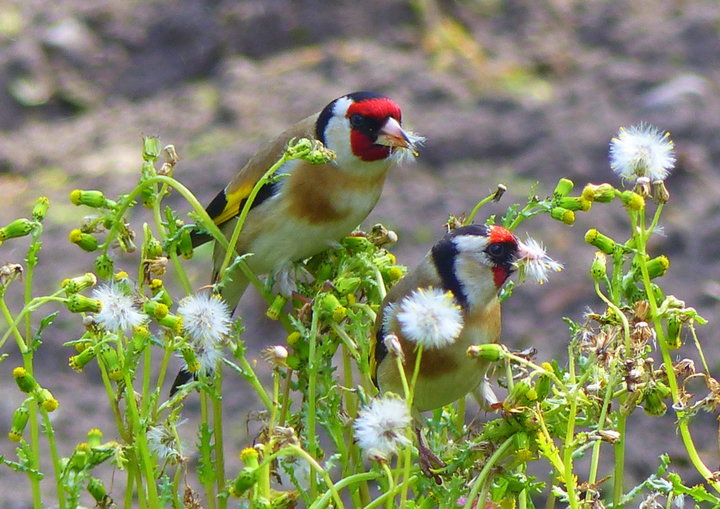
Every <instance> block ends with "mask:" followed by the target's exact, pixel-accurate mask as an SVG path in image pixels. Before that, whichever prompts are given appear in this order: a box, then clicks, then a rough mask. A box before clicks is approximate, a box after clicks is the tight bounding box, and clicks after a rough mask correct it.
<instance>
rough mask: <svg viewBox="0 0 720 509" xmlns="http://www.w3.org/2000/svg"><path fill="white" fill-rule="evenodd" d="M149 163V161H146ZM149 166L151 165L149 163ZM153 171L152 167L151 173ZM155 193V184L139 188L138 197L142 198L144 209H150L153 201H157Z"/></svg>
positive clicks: (153, 203)
mask: <svg viewBox="0 0 720 509" xmlns="http://www.w3.org/2000/svg"><path fill="white" fill-rule="evenodd" d="M148 164H149V163H148ZM150 167H151V168H153V167H152V165H150ZM154 171H155V168H153V173H154ZM155 193H156V186H153V185H145V186H143V188H142V189H141V190H140V199H141V200H142V204H143V206H144V207H145V208H146V209H151V208H153V206H154V205H155V202H156V201H157V196H156V195H155Z"/></svg>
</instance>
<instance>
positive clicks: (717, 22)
mask: <svg viewBox="0 0 720 509" xmlns="http://www.w3.org/2000/svg"><path fill="white" fill-rule="evenodd" d="M719 31H720V3H718V2H717V1H716V0H695V1H667V0H640V1H636V2H604V1H582V0H550V1H548V2H529V1H521V0H514V1H501V0H456V1H440V0H438V1H431V0H418V1H414V2H408V1H399V0H398V1H390V2H388V1H380V0H365V1H362V2H351V1H337V2H323V1H318V0H297V1H291V0H247V1H231V0H218V1H200V0H185V1H182V2H170V1H162V0H145V1H142V2H138V1H124V2H120V1H112V0H93V1H84V0H64V1H63V2H52V1H47V0H22V1H20V0H4V2H3V3H2V5H1V6H0V195H1V196H2V206H1V207H0V224H5V223H7V222H8V221H10V220H12V219H14V218H16V217H19V216H23V215H27V214H29V211H30V209H31V207H32V204H33V202H34V199H35V198H36V197H37V196H39V195H47V196H49V197H50V199H51V209H50V213H49V216H48V219H47V220H46V226H45V236H44V239H43V240H44V249H43V251H42V253H41V266H40V269H39V270H40V272H41V274H39V275H38V280H37V284H36V288H37V292H36V294H38V295H39V294H44V293H46V292H49V291H51V290H52V289H54V288H57V285H58V284H59V281H60V280H61V279H62V278H64V277H67V276H71V275H75V274H80V273H83V272H85V271H87V270H92V261H93V258H92V257H91V256H90V255H86V254H83V253H82V252H80V251H79V250H78V249H77V248H75V247H74V246H71V245H70V244H69V243H68V241H67V234H68V232H69V230H70V229H71V228H72V227H74V226H76V225H77V224H78V222H79V220H80V218H81V217H82V215H83V214H85V213H86V211H81V210H79V209H77V208H75V207H74V206H73V205H71V204H70V203H69V201H68V199H67V196H68V194H69V192H70V191H71V190H72V189H74V188H100V189H103V190H104V191H106V192H107V193H108V194H109V195H110V196H113V195H116V194H117V193H121V192H126V191H129V190H130V189H131V187H132V185H133V182H134V181H135V179H136V176H137V175H138V170H139V167H140V150H141V136H142V135H143V134H153V135H158V136H160V137H161V139H162V141H163V142H164V143H172V144H174V145H175V146H176V148H177V150H178V153H179V154H180V156H181V157H182V160H181V162H180V163H179V165H178V167H177V169H176V174H175V175H176V177H177V178H179V179H180V180H181V181H182V182H184V183H185V184H186V185H188V186H189V187H190V188H191V189H192V190H193V191H194V192H195V193H196V195H197V196H198V197H199V198H200V199H201V201H203V202H208V201H209V200H210V199H211V198H212V197H213V196H214V195H215V193H216V192H217V191H218V190H219V189H220V188H221V187H222V186H223V185H224V184H225V183H226V182H227V181H228V180H229V178H230V177H231V176H232V175H233V174H234V172H235V171H236V169H237V168H238V167H239V166H240V165H241V164H243V163H244V161H245V160H246V159H247V158H248V157H249V156H250V155H251V154H252V153H253V151H254V150H255V149H256V148H257V147H258V145H259V144H260V143H261V142H262V141H263V140H266V139H267V138H269V137H271V136H273V135H275V134H277V133H279V132H280V131H281V130H282V129H284V128H285V127H286V126H288V125H290V124H292V123H294V122H295V121H296V120H298V119H300V118H302V117H304V116H305V115H307V114H310V113H312V112H314V111H317V110H319V109H320V108H322V107H323V106H324V105H325V104H327V103H328V102H329V101H330V100H331V99H333V98H335V97H337V96H340V95H343V94H344V93H347V92H350V91H354V90H363V89H367V90H374V91H378V92H382V93H386V94H387V95H389V96H390V97H392V98H394V99H395V100H396V101H397V102H398V103H400V105H401V106H402V108H403V114H404V121H405V125H407V126H409V127H410V128H411V129H413V130H415V131H417V132H418V133H420V134H422V135H425V136H426V137H427V140H428V142H427V144H426V146H425V147H424V148H423V150H422V152H421V155H420V158H419V159H418V161H417V163H416V164H415V165H406V166H404V167H402V168H400V169H398V170H397V171H395V172H394V173H393V174H392V175H391V176H390V178H389V182H388V184H387V186H386V189H385V192H384V195H383V198H382V199H381V202H380V204H379V205H378V207H377V208H376V209H375V211H374V212H373V213H372V214H371V217H370V218H369V220H368V222H367V223H366V225H370V224H373V223H375V222H383V223H385V224H386V225H387V226H388V227H390V228H392V229H395V230H396V231H397V232H398V234H399V237H400V241H399V243H398V244H397V245H396V246H395V247H394V248H393V250H394V252H395V253H396V254H397V255H398V258H399V260H400V261H401V262H403V263H406V264H409V265H413V264H414V263H416V262H417V261H418V260H419V259H420V257H421V256H422V255H423V253H424V252H425V250H426V249H427V248H428V247H429V246H430V244H431V243H432V242H433V240H434V239H436V238H438V237H439V236H440V235H441V233H442V225H443V222H444V221H445V219H446V217H447V215H448V214H449V213H454V214H460V213H463V212H469V210H470V209H471V208H472V206H473V205H474V203H475V202H476V201H477V200H478V199H480V198H481V197H483V196H485V195H486V194H487V193H488V192H489V191H490V190H492V189H493V188H494V187H495V186H496V184H498V183H504V184H506V185H507V186H508V188H509V192H508V193H507V195H506V197H505V198H504V199H503V202H501V204H499V205H497V206H494V208H489V209H485V211H484V212H483V213H482V215H483V217H482V218H480V219H481V220H482V219H484V216H486V215H488V214H490V213H495V212H496V213H502V211H504V209H505V207H506V206H507V205H509V204H510V203H512V202H516V201H523V200H524V199H525V197H526V196H527V194H528V193H529V190H530V188H531V186H532V185H533V184H534V183H535V182H539V185H538V187H537V191H536V192H537V193H538V194H540V195H546V194H549V193H551V192H552V189H553V186H554V184H555V183H556V182H557V179H558V178H559V177H561V176H565V177H569V178H572V179H574V180H575V181H576V186H577V187H578V188H581V187H582V185H583V184H584V183H586V182H588V181H591V182H595V183H599V182H602V181H610V182H613V183H617V180H616V179H615V177H614V176H613V175H612V174H611V173H610V171H609V169H608V161H607V149H608V142H609V141H610V138H611V137H612V136H613V135H614V134H615V132H616V131H617V128H618V127H619V126H620V125H626V126H627V125H630V124H634V123H637V122H639V121H641V120H644V121H648V122H651V123H653V124H655V125H657V126H658V127H659V128H661V129H665V130H669V131H670V132H671V134H672V138H673V139H674V140H675V142H676V146H677V155H678V167H677V169H676V171H675V172H674V173H673V175H672V176H671V177H670V178H669V180H668V188H669V190H670V193H671V196H672V197H671V203H670V204H669V205H668V207H667V208H666V211H665V214H664V221H663V225H664V227H665V232H664V236H661V237H660V236H659V237H656V238H655V239H654V241H653V244H652V246H651V250H652V252H653V254H661V253H664V254H666V255H668V257H669V258H670V260H671V264H672V265H671V269H670V272H669V274H668V276H666V278H665V282H664V288H665V290H666V292H667V293H672V294H675V295H677V296H678V297H680V298H682V299H685V300H686V301H687V303H688V305H692V306H695V307H696V308H697V309H698V310H699V311H700V313H701V314H702V315H704V316H705V317H707V318H709V319H710V320H711V324H710V326H708V327H705V328H701V329H700V334H701V339H702V340H703V344H704V345H706V350H705V352H706V354H707V356H708V361H709V362H710V364H711V369H713V370H715V373H718V371H720V370H718V359H719V358H720V351H719V349H718V348H717V346H716V345H717V342H718V334H717V326H716V324H715V318H716V315H717V310H718V305H717V301H718V296H719V295H720V286H719V285H718V282H717V279H718V278H719V277H720V272H719V270H718V256H719V254H720V243H719V242H718V240H717V239H718V236H719V235H720V216H718V213H717V212H718V200H717V192H718V191H717V190H718V189H720V187H719V185H720V177H719V176H718V172H717V170H716V168H715V165H716V164H717V161H718V158H719V157H720V137H719V135H718V132H720V131H719V130H718V124H719V123H720V120H719V119H720V95H719V93H718V92H719V90H718V83H719V82H720V37H719ZM171 203H174V204H175V205H177V206H178V207H180V208H181V209H182V210H186V207H184V205H183V204H182V203H181V202H180V201H179V199H178V198H177V197H176V196H175V197H173V198H172V201H171ZM141 221H142V219H138V221H137V222H135V223H134V225H135V227H136V228H139V227H140V226H141V224H142V223H141ZM524 226H525V225H524ZM589 227H599V228H600V229H601V231H605V232H607V233H609V234H611V235H612V234H617V235H618V236H619V237H620V238H621V240H622V239H624V238H625V237H626V236H627V233H626V232H627V221H626V220H625V216H624V214H623V213H622V211H621V210H619V207H618V206H616V205H613V206H611V207H607V206H605V207H600V206H596V207H595V208H594V209H593V210H592V211H591V213H590V214H578V221H577V223H576V225H575V226H573V227H571V228H568V227H565V226H564V225H561V224H559V223H554V222H551V221H550V220H549V219H547V218H542V219H540V220H537V221H533V222H530V223H527V228H526V230H527V231H528V233H530V234H532V236H533V237H535V238H538V239H541V240H543V241H544V243H545V244H546V245H547V246H548V249H549V251H550V253H551V254H552V255H553V257H554V258H556V259H558V260H560V261H562V262H564V263H565V264H566V267H567V268H566V270H565V271H564V272H563V273H561V274H556V275H555V276H554V277H552V279H551V282H550V283H549V284H547V285H545V286H543V287H537V286H533V285H526V286H521V287H518V288H517V289H516V291H515V295H514V296H513V298H512V299H511V300H510V301H509V302H508V303H507V304H506V306H505V315H504V323H505V333H504V341H505V342H506V343H507V344H508V345H510V346H511V347H514V348H525V347H528V346H530V345H533V346H535V347H537V348H538V349H539V355H538V357H539V358H540V359H541V360H547V359H552V358H556V359H558V361H559V362H560V363H561V364H563V363H565V362H566V359H567V353H566V348H567V342H568V334H567V327H566V326H565V324H564V323H563V322H562V317H563V316H569V317H571V318H573V319H574V320H580V319H581V317H582V313H583V312H584V311H585V309H586V308H587V307H588V306H596V307H599V305H598V301H597V299H596V298H595V297H594V294H593V293H592V291H591V284H590V281H589V278H588V277H587V276H586V270H587V267H588V266H589V263H590V261H591V260H592V256H593V249H592V248H590V247H589V246H585V245H583V242H582V237H583V234H584V232H585V231H586V230H587V228H589ZM521 231H522V229H521ZM25 247H26V244H25V243H23V242H8V243H6V244H5V245H3V246H2V247H0V262H2V263H4V262H21V261H22V259H23V257H24V250H25ZM127 260H131V258H127ZM121 263H122V262H121ZM128 263H129V262H128ZM126 268H131V266H128V267H126ZM191 270H192V274H193V277H194V278H195V281H196V283H197V286H200V285H202V284H204V283H206V282H207V272H209V269H208V268H207V253H204V254H201V255H200V256H199V257H198V259H196V260H194V261H193V262H192V263H191ZM17 295H19V293H18V294H17ZM256 300H257V299H255V300H253V297H250V298H246V299H244V302H243V306H242V312H243V316H247V317H248V328H249V331H248V334H247V335H246V340H247V341H248V343H250V344H252V345H254V347H255V348H259V347H260V346H262V345H263V344H266V343H267V342H275V341H282V340H283V336H282V334H281V333H280V332H279V330H278V329H277V328H275V327H273V326H272V324H270V325H269V326H268V324H267V323H266V321H265V320H263V319H262V318H253V317H258V316H259V317H262V315H263V313H264V310H263V307H262V306H261V305H260V304H259V303H257V302H256ZM49 312H50V310H49V308H48V313H49ZM4 327H5V326H4V325H3V328H4ZM80 329H81V327H80V324H79V320H78V319H77V317H74V316H70V315H69V313H66V312H63V311H61V313H60V316H59V318H58V320H57V322H56V325H55V326H54V327H53V328H52V329H51V330H49V331H48V333H47V334H46V336H45V338H44V339H45V344H44V345H43V346H42V348H41V350H40V353H39V355H38V365H39V366H41V369H42V371H41V374H40V375H39V376H40V377H41V381H42V382H43V383H45V384H46V385H47V386H49V387H50V388H51V389H53V391H54V392H55V395H56V397H57V398H58V399H59V400H60V403H61V407H60V409H59V411H58V412H56V414H55V415H54V418H55V419H56V421H55V423H56V426H57V431H58V436H59V439H60V440H61V441H62V450H61V453H63V454H67V453H69V451H70V450H71V448H72V446H73V445H74V444H75V443H77V442H78V441H82V440H83V437H84V435H85V433H86V431H87V429H88V428H90V427H94V426H98V427H101V428H103V429H105V430H107V432H108V433H110V429H111V428H110V423H111V419H110V416H109V411H108V410H107V406H106V404H105V402H104V401H103V398H104V396H103V395H102V394H101V393H102V391H98V390H97V385H96V384H98V383H99V382H98V377H97V374H96V373H94V372H93V371H92V370H89V371H88V372H86V373H83V374H81V375H78V374H75V373H73V372H72V371H71V370H70V369H69V368H68V367H67V357H68V355H70V352H69V349H67V348H63V347H62V346H61V343H62V342H63V341H68V340H70V339H73V338H75V337H77V336H78V334H79V333H80ZM5 352H7V353H10V354H11V358H10V359H9V360H6V361H5V362H4V363H2V364H0V388H1V389H2V390H3V391H4V392H3V393H4V394H5V395H6V396H5V397H4V398H2V400H1V401H0V430H5V429H7V428H8V425H9V419H10V416H11V414H12V411H13V410H14V409H15V408H16V407H17V405H18V404H19V402H20V401H21V398H20V395H19V394H18V391H17V390H16V388H15V387H14V384H13V382H12V378H11V376H10V371H11V370H12V368H13V367H14V366H15V365H16V362H17V356H16V348H15V347H14V345H13V344H11V343H8V344H7V345H6V346H5ZM5 352H3V353H5ZM692 353H693V349H692V348H689V347H684V349H683V350H680V351H679V352H677V355H678V356H684V355H691V354H692ZM237 383H238V389H237V399H236V400H233V401H229V400H228V401H226V405H227V409H228V410H227V411H228V420H229V422H232V423H234V424H236V426H235V427H236V428H237V429H236V430H235V431H231V434H232V437H233V438H232V440H234V442H233V441H232V440H231V441H229V444H230V445H231V446H232V447H242V446H244V445H247V443H248V438H247V435H246V431H245V430H246V427H245V421H246V419H247V416H248V413H249V412H250V411H251V410H255V409H257V406H256V405H255V403H254V402H253V400H252V399H251V398H250V396H247V395H245V394H244V389H245V387H244V386H243V385H242V382H237ZM188 413H190V414H192V408H190V409H189V411H188ZM715 417H716V416H712V415H703V416H700V417H699V418H698V422H697V425H696V426H695V427H694V430H695V432H696V433H697V437H698V439H697V443H698V446H699V447H700V448H701V454H702V456H703V458H704V459H705V460H706V462H707V464H708V465H709V466H710V468H713V469H714V468H718V467H719V465H718V463H719V462H720V458H719V456H718V450H717V440H716V434H715V433H716V426H717V422H716V420H715ZM672 422H673V418H672V416H666V417H665V418H663V419H649V418H646V417H644V416H643V415H642V411H639V412H638V413H637V414H636V415H634V416H633V417H632V418H631V420H630V423H629V428H630V429H634V430H635V433H634V434H632V435H631V437H630V445H629V448H628V456H629V458H628V464H629V469H630V477H629V482H632V481H634V480H638V479H641V478H644V477H645V476H647V475H648V473H650V472H652V471H654V470H655V468H656V466H657V456H658V454H659V451H661V450H666V449H667V450H670V451H671V452H673V453H681V452H682V445H681V442H680V439H679V438H678V437H677V436H676V435H675V433H674V431H673V428H672ZM651 425H652V426H656V428H652V429H653V431H652V432H648V429H649V428H648V426H651ZM228 428H229V429H232V428H231V427H230V426H228ZM233 433H234V434H233ZM2 435H3V436H4V431H3V432H2ZM108 438H111V437H110V436H108ZM192 441H193V440H192V437H190V439H189V443H192ZM0 453H2V454H6V455H10V457H12V456H13V454H14V452H13V446H12V445H11V444H9V443H8V442H7V440H6V439H1V438H0ZM674 466H675V467H676V468H683V467H684V465H682V464H681V463H677V464H674ZM684 472H688V473H687V474H686V475H687V476H688V478H687V480H688V481H692V480H697V477H696V476H694V474H693V473H692V472H693V471H692V470H684ZM8 486H14V489H13V490H12V492H10V491H8V488H7V487H8ZM25 486H26V484H25V480H24V479H21V477H20V475H19V474H15V473H12V472H11V471H10V470H9V469H7V468H0V507H3V508H5V507H8V508H9V507H13V508H15V507H24V505H23V504H24V503H25V502H27V501H28V499H29V496H27V493H28V492H27V491H25ZM3 499H4V500H3Z"/></svg>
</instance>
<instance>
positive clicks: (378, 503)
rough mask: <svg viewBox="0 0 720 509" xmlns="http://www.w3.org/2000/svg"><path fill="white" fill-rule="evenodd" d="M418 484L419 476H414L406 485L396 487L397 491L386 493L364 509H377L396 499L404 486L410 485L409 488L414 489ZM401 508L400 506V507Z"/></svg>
mask: <svg viewBox="0 0 720 509" xmlns="http://www.w3.org/2000/svg"><path fill="white" fill-rule="evenodd" d="M416 482H417V476H412V477H411V478H410V479H407V480H406V481H405V483H403V484H401V485H397V484H396V485H395V489H393V490H392V491H388V492H386V493H383V494H382V495H380V496H379V497H378V498H376V499H375V500H373V501H372V502H370V503H369V504H368V505H366V506H365V507H364V508H363V509H375V508H376V507H380V506H381V505H383V504H384V503H385V501H386V500H387V499H388V498H389V499H391V500H392V499H394V498H395V497H396V496H397V492H398V491H399V490H401V489H403V485H404V484H406V483H407V484H408V486H410V487H412V486H413V485H414V484H415V483H416ZM398 507H400V506H398Z"/></svg>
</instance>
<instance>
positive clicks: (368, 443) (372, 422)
mask: <svg viewBox="0 0 720 509" xmlns="http://www.w3.org/2000/svg"><path fill="white" fill-rule="evenodd" d="M411 422H412V417H410V411H409V410H408V407H407V404H406V403H405V401H403V400H401V399H398V398H394V397H384V398H379V399H375V400H373V401H372V402H371V403H370V405H369V406H367V407H364V408H363V409H361V410H360V412H359V413H358V418H357V419H355V425H354V430H355V439H356V440H357V442H358V445H359V446H360V448H361V449H362V450H363V452H364V454H365V455H366V456H367V457H372V458H375V459H385V460H386V459H389V458H390V457H391V456H392V455H393V454H396V453H397V452H398V449H399V448H400V447H402V446H405V445H409V444H410V440H409V439H408V437H407V436H406V432H407V429H408V426H410V424H411Z"/></svg>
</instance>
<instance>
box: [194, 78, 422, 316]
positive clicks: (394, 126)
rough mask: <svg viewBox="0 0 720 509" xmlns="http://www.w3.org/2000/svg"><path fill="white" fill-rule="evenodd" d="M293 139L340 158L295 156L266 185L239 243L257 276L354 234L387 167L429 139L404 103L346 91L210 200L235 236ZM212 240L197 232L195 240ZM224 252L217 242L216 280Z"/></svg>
mask: <svg viewBox="0 0 720 509" xmlns="http://www.w3.org/2000/svg"><path fill="white" fill-rule="evenodd" d="M293 138H310V139H316V140H319V141H321V142H322V143H323V144H324V145H325V146H326V147H327V148H329V149H330V150H332V151H333V152H334V153H335V155H336V158H335V160H334V161H331V162H329V163H326V164H320V165H313V164H310V163H309V162H307V161H304V160H294V161H290V162H288V163H286V164H285V165H283V166H282V167H281V168H280V169H279V170H278V173H279V174H288V175H289V176H287V177H284V178H280V179H278V180H276V181H274V182H272V183H269V184H266V185H265V186H263V188H262V189H261V190H260V193H259V194H258V195H257V197H256V198H255V201H254V202H253V204H252V209H251V211H250V213H249V215H248V217H247V219H246V221H245V224H244V226H243V229H242V232H241V234H240V238H239V241H238V243H237V246H236V250H237V252H238V253H239V254H244V253H252V256H250V257H249V258H247V259H246V261H247V264H248V265H249V267H250V269H251V270H252V271H253V273H255V274H266V273H272V272H277V273H281V274H282V271H283V270H285V269H287V268H289V264H290V263H291V262H294V261H297V260H302V259H304V258H308V257H310V256H313V255H315V254H317V253H319V252H321V251H323V250H324V249H326V248H328V247H330V246H331V245H333V244H335V243H337V242H338V241H339V240H340V239H341V238H342V237H344V236H345V235H347V234H349V233H351V232H352V230H353V229H354V228H355V227H357V226H358V225H359V224H360V223H361V222H362V221H363V220H364V219H365V218H366V217H367V215H368V214H369V213H370V211H371V210H372V209H373V207H374V206H375V204H376V203H377V201H378V199H379V198H380V193H381V192H382V188H383V184H384V183H385V177H386V175H387V172H388V170H389V169H390V168H391V167H392V166H394V165H395V164H396V163H398V162H399V161H400V160H401V159H403V158H404V157H406V156H409V157H413V156H414V154H415V153H416V148H417V146H418V145H419V144H420V143H422V141H423V138H421V137H420V136H416V135H414V134H412V133H410V132H408V131H406V130H404V129H403V128H402V114H401V111H400V107H399V106H398V105H397V104H396V103H395V102H394V101H393V100H391V99H389V98H387V97H384V96H382V95H378V94H374V93H371V92H353V93H350V94H347V95H344V96H342V97H339V98H337V99H335V100H334V101H332V102H331V103H330V104H328V105H327V106H325V108H324V109H323V110H322V111H321V112H319V113H316V114H315V115H311V116H309V117H307V118H305V119H304V120H301V121H300V122H298V123H297V124H295V125H294V126H292V127H290V128H289V129H288V130H286V131H285V132H283V133H282V134H281V135H279V136H278V137H277V138H275V139H274V140H273V141H271V142H270V143H268V144H267V145H265V146H264V147H262V148H261V149H260V150H258V152H257V153H256V154H255V155H254V156H253V157H252V158H250V160H249V161H248V162H247V164H246V165H245V166H244V167H243V168H242V169H241V170H240V171H239V172H238V174H237V175H236V176H235V178H234V179H233V180H232V181H231V182H230V183H229V184H228V185H227V186H226V187H225V189H223V190H222V191H220V193H218V195H217V196H216V197H215V198H214V199H213V200H212V201H211V202H210V205H208V207H207V212H208V214H209V215H210V217H211V218H212V219H213V221H214V222H215V224H216V225H218V226H219V227H220V229H221V230H222V231H223V233H225V234H226V235H227V236H228V237H229V236H230V235H231V234H232V232H233V229H234V228H235V223H236V221H237V216H238V214H239V213H240V211H241V210H242V208H243V205H244V202H245V200H246V199H247V197H248V195H249V194H250V191H251V190H252V188H253V187H254V186H255V184H256V182H257V181H258V180H259V179H260V178H261V177H262V176H263V175H264V173H265V172H266V171H267V170H268V169H269V168H270V167H271V166H272V165H273V164H274V163H275V162H276V161H277V160H278V159H280V157H281V156H282V154H283V151H284V149H285V146H286V145H287V144H288V141H290V140H291V139H293ZM208 240H210V237H209V236H207V235H202V234H196V235H194V239H193V244H194V245H195V246H197V245H200V244H202V243H204V242H206V241H208ZM224 255H225V252H224V250H223V249H222V248H221V247H219V246H217V245H216V247H215V251H214V270H213V280H214V281H216V280H217V279H218V274H217V272H218V270H219V269H220V265H221V263H222V260H223V258H224ZM236 272H237V273H236V274H232V275H231V278H232V284H231V285H229V286H227V287H226V288H225V289H224V290H223V298H224V299H225V301H226V302H227V303H228V305H229V306H230V308H231V309H234V308H235V306H236V305H237V302H238V301H239V299H240V297H241V296H242V294H243V293H244V291H245V288H246V287H247V285H248V280H247V279H246V278H245V277H244V276H243V275H242V274H241V272H240V271H239V270H238V271H236ZM281 282H282V281H281ZM291 290H292V284H289V285H286V286H285V287H281V291H282V292H283V293H286V294H289V293H290V292H291Z"/></svg>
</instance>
